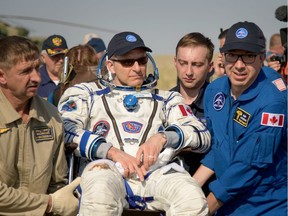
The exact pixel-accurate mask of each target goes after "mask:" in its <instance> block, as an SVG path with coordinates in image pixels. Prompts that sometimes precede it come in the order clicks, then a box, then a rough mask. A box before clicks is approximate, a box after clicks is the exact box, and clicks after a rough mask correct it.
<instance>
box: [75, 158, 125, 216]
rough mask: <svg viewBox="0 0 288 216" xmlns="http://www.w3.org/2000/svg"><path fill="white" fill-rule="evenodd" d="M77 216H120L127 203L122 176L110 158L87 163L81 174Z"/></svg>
mask: <svg viewBox="0 0 288 216" xmlns="http://www.w3.org/2000/svg"><path fill="white" fill-rule="evenodd" d="M80 186H81V190H82V195H81V199H80V207H79V216H90V215H91V216H92V215H97V216H104V215H107V216H108V215H109V216H120V215H121V214H122V212H123V208H124V207H127V205H128V203H127V201H126V200H125V194H126V190H125V186H124V182H123V178H122V176H121V174H120V173H119V171H118V170H117V168H116V167H115V165H114V163H113V162H112V161H110V160H106V159H103V160H97V161H93V162H91V163H89V164H88V165H87V167H86V168H85V169H84V171H83V174H82V175H81V183H80Z"/></svg>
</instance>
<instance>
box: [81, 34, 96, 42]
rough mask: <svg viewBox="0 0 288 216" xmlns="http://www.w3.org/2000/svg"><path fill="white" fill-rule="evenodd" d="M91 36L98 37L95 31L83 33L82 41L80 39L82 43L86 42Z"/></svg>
mask: <svg viewBox="0 0 288 216" xmlns="http://www.w3.org/2000/svg"><path fill="white" fill-rule="evenodd" d="M92 38H99V36H98V34H96V33H87V34H85V35H84V37H83V41H82V44H83V45H84V44H87V43H88V41H90V40H91V39H92Z"/></svg>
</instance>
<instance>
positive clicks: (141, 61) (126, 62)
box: [111, 56, 148, 67]
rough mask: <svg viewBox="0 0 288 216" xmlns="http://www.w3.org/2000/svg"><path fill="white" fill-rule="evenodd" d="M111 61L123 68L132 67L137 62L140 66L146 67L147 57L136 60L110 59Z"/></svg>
mask: <svg viewBox="0 0 288 216" xmlns="http://www.w3.org/2000/svg"><path fill="white" fill-rule="evenodd" d="M111 60H112V61H115V62H119V63H120V64H121V65H122V66H123V67H132V66H133V65H134V64H135V62H136V61H137V62H138V64H139V65H140V66H143V65H146V64H147V62H148V57H147V56H145V57H141V58H138V59H111Z"/></svg>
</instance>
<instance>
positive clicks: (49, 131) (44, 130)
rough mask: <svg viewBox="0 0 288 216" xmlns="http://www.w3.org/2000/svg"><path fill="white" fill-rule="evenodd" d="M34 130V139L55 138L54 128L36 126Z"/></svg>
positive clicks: (46, 139)
mask: <svg viewBox="0 0 288 216" xmlns="http://www.w3.org/2000/svg"><path fill="white" fill-rule="evenodd" d="M33 132H34V139H35V141H36V142H41V141H48V140H53V139H54V135H53V128H49V127H38V128H34V129H33Z"/></svg>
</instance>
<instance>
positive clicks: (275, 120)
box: [269, 116, 278, 124]
mask: <svg viewBox="0 0 288 216" xmlns="http://www.w3.org/2000/svg"><path fill="white" fill-rule="evenodd" d="M269 120H270V122H271V123H272V124H275V123H276V122H277V121H278V119H277V118H276V117H275V116H273V117H272V118H270V119H269Z"/></svg>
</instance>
